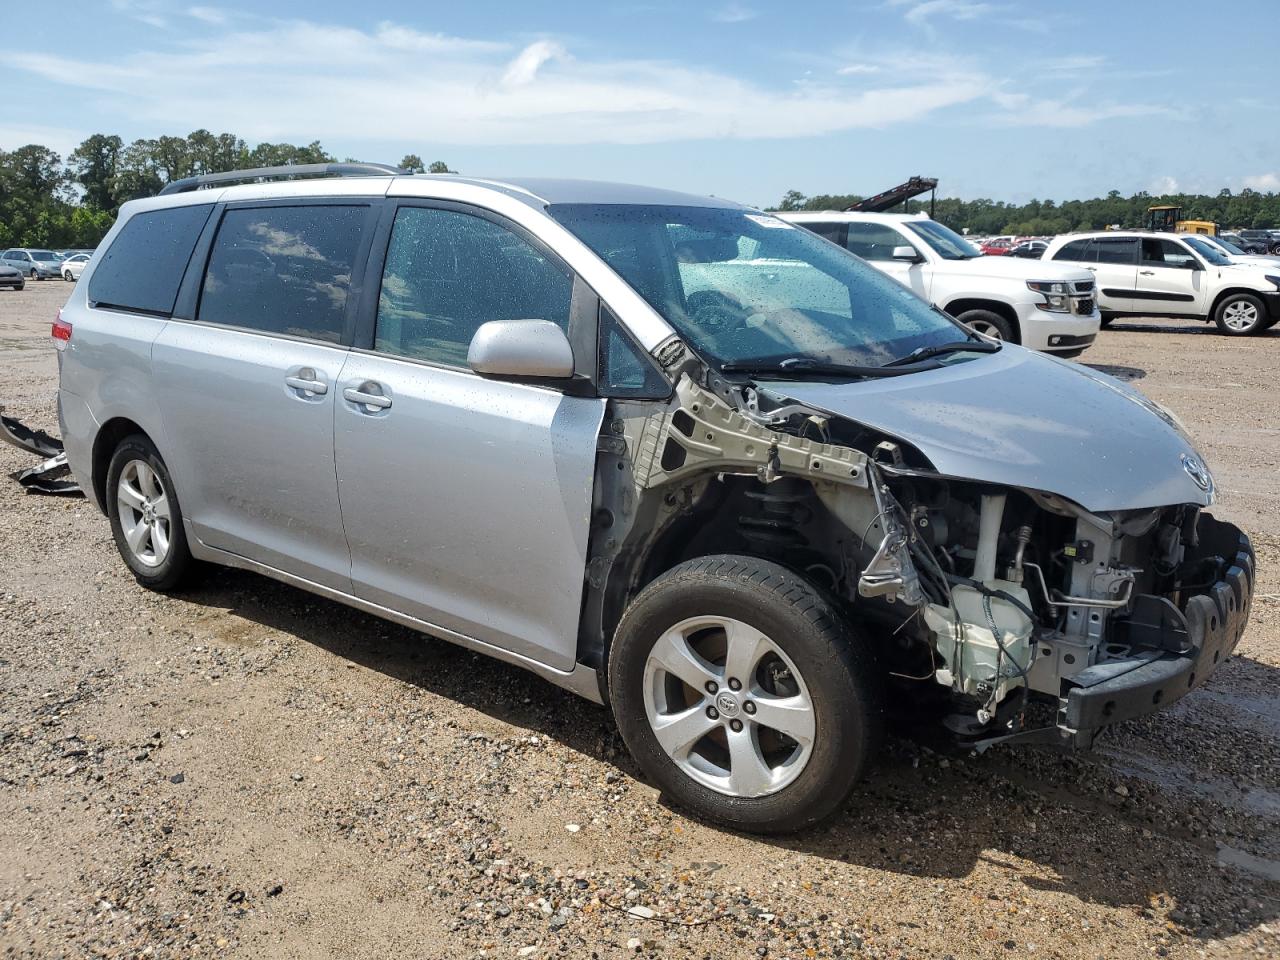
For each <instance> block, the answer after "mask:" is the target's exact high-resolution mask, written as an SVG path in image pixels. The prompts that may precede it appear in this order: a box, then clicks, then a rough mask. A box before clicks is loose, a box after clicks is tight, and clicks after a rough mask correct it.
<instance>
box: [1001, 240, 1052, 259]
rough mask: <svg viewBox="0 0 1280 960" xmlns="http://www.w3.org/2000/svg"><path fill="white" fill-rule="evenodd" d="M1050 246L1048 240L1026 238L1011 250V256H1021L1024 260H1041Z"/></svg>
mask: <svg viewBox="0 0 1280 960" xmlns="http://www.w3.org/2000/svg"><path fill="white" fill-rule="evenodd" d="M1048 247H1049V241H1047V240H1024V241H1022V243H1020V244H1018V245H1017V246H1015V247H1014V248H1013V249H1011V250H1010V251H1009V256H1011V257H1021V258H1022V259H1024V260H1039V259H1040V258H1041V257H1042V256H1044V252H1045V250H1047V249H1048Z"/></svg>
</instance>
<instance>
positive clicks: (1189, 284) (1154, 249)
mask: <svg viewBox="0 0 1280 960" xmlns="http://www.w3.org/2000/svg"><path fill="white" fill-rule="evenodd" d="M1141 243H1142V252H1141V257H1140V259H1139V261H1138V282H1137V285H1136V287H1135V289H1134V292H1133V299H1134V303H1135V304H1136V306H1135V307H1134V309H1135V310H1150V311H1151V312H1152V313H1177V314H1185V315H1187V316H1199V315H1201V314H1202V313H1204V270H1203V269H1202V265H1201V263H1200V259H1199V258H1198V257H1197V256H1196V255H1195V254H1193V253H1192V252H1191V251H1190V250H1188V249H1187V248H1186V247H1185V246H1183V245H1182V244H1181V243H1179V242H1178V241H1177V240H1170V239H1167V238H1165V237H1144V238H1143V239H1142V241H1141Z"/></svg>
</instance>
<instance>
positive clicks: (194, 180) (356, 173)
mask: <svg viewBox="0 0 1280 960" xmlns="http://www.w3.org/2000/svg"><path fill="white" fill-rule="evenodd" d="M408 172H409V171H408V170H401V169H400V168H399V167H393V166H391V165H390V164H387V163H295V164H287V165H285V166H282V167H256V168H254V169H252V170H227V171H226V172H224V173H202V174H200V175H199V176H197V177H183V178H182V179H181V180H174V181H173V182H172V183H167V184H165V185H164V188H163V189H162V190H161V191H160V195H161V196H164V195H165V194H166V193H189V192H190V191H192V190H199V189H200V188H201V187H210V186H213V185H214V184H217V183H235V182H236V181H238V180H269V179H278V178H284V177H302V176H318V177H386V176H392V177H397V176H404V175H405V174H407V173H408Z"/></svg>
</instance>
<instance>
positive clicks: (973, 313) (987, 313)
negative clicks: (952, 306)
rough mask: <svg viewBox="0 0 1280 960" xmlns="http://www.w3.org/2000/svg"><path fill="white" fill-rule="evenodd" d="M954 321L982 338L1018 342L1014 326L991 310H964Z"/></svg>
mask: <svg viewBox="0 0 1280 960" xmlns="http://www.w3.org/2000/svg"><path fill="white" fill-rule="evenodd" d="M956 319H957V320H959V321H960V322H961V323H963V324H965V325H966V326H968V327H969V328H970V329H972V330H973V331H975V332H976V333H980V334H982V335H983V336H987V337H994V338H995V339H996V340H1009V341H1012V342H1014V343H1017V341H1018V336H1017V331H1016V330H1015V329H1014V325H1013V324H1012V323H1010V322H1009V320H1008V319H1006V318H1005V317H1002V316H1000V314H998V313H996V312H995V311H993V310H966V311H965V312H964V313H962V314H960V316H958V317H956Z"/></svg>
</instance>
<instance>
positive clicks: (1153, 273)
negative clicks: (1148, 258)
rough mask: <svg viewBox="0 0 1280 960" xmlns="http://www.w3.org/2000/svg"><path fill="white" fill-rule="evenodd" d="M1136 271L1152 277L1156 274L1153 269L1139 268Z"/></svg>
mask: <svg viewBox="0 0 1280 960" xmlns="http://www.w3.org/2000/svg"><path fill="white" fill-rule="evenodd" d="M1138 273H1139V274H1140V275H1141V276H1144V277H1154V276H1155V275H1156V272H1155V271H1154V270H1139V271H1138Z"/></svg>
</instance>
